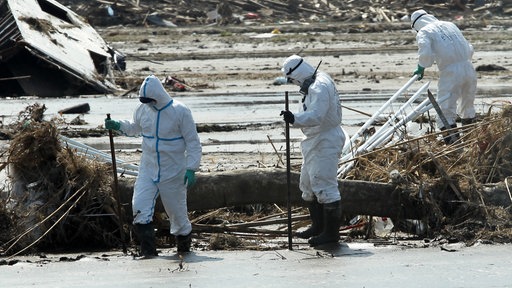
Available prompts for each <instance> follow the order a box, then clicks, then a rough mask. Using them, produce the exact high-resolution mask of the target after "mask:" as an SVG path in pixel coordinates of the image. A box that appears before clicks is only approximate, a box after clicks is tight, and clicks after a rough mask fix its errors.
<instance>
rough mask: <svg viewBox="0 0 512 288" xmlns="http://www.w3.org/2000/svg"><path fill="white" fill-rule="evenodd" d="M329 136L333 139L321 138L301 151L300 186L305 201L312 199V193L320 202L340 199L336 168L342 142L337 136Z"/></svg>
mask: <svg viewBox="0 0 512 288" xmlns="http://www.w3.org/2000/svg"><path fill="white" fill-rule="evenodd" d="M338 136H339V135H338ZM330 138H333V139H323V140H322V141H320V142H319V143H318V144H317V145H314V147H308V148H310V149H307V151H306V149H304V151H303V156H304V164H303V167H302V170H303V171H301V182H300V188H301V191H302V198H303V199H304V200H306V201H311V200H312V199H314V198H313V195H314V196H316V198H317V200H318V202H319V203H321V204H325V203H332V202H335V201H339V200H340V199H341V196H340V192H339V190H338V178H337V170H338V159H339V156H340V155H341V149H342V146H343V145H342V144H343V143H342V142H340V139H339V137H337V136H335V137H330ZM312 194H313V195H312ZM310 199H311V200H310Z"/></svg>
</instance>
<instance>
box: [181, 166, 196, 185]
mask: <svg viewBox="0 0 512 288" xmlns="http://www.w3.org/2000/svg"><path fill="white" fill-rule="evenodd" d="M183 184H187V188H190V187H192V186H193V185H194V184H196V171H194V170H190V169H187V172H185V179H184V182H183Z"/></svg>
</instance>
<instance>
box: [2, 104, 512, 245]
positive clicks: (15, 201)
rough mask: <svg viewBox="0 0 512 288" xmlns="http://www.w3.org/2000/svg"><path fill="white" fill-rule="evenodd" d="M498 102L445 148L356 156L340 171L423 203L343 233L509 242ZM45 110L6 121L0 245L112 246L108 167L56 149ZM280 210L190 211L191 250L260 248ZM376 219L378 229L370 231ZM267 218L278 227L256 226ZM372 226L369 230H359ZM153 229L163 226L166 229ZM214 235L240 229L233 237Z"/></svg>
mask: <svg viewBox="0 0 512 288" xmlns="http://www.w3.org/2000/svg"><path fill="white" fill-rule="evenodd" d="M494 108H496V107H494ZM499 108H500V111H498V112H491V111H489V113H488V114H487V115H484V116H483V117H481V119H479V121H478V122H477V123H473V124H470V125H467V126H463V127H461V128H460V133H461V135H462V137H461V141H460V142H458V143H457V142H456V143H455V144H452V145H450V146H446V145H445V144H444V142H443V141H442V140H440V139H438V138H439V136H440V135H437V134H428V135H424V136H421V137H418V138H415V139H408V140H404V141H401V142H400V143H397V144H395V145H393V146H391V147H387V148H385V149H380V150H376V151H373V152H371V153H367V154H364V155H360V156H358V157H357V158H356V159H355V162H356V163H355V165H354V167H353V169H352V170H351V171H350V172H349V173H348V174H347V176H346V177H347V178H352V179H357V180H367V181H374V182H380V183H382V182H392V183H393V184H394V185H396V189H401V190H403V191H408V192H409V193H410V194H412V195H414V197H415V198H416V199H418V201H420V202H422V203H424V205H423V206H422V207H424V209H425V213H424V214H425V219H422V220H421V222H418V221H414V222H411V221H409V220H408V219H396V218H395V219H392V220H393V224H394V225H387V224H386V223H388V222H389V221H388V218H386V217H384V218H382V217H380V218H375V219H374V220H371V219H370V220H368V218H365V217H358V218H357V219H358V221H356V222H354V223H351V222H349V221H347V222H346V223H344V225H345V226H344V227H342V228H341V231H343V233H345V234H344V235H345V236H346V238H345V240H344V241H351V239H353V238H358V237H361V236H365V237H372V238H375V237H377V238H382V237H389V236H392V235H393V234H392V233H388V232H390V231H393V232H406V233H410V234H408V235H417V236H421V237H425V238H429V239H432V241H435V240H436V239H437V240H439V241H441V239H442V240H444V241H463V242H466V243H469V244H471V243H473V242H475V241H477V240H485V241H490V242H494V243H496V242H498V243H502V242H510V241H512V225H511V224H510V223H512V211H511V210H512V205H511V202H512V196H511V193H510V187H509V183H508V181H509V178H510V177H511V175H512V165H511V164H510V163H512V153H511V151H510V149H511V147H512V145H511V144H512V130H511V128H510V127H512V126H511V122H512V106H511V105H506V106H502V107H499ZM44 110H45V107H44V106H40V105H38V104H36V105H33V106H29V107H27V109H26V110H25V111H22V112H21V113H20V115H19V119H18V120H19V121H18V123H17V124H15V125H13V126H12V127H11V128H12V129H11V130H13V131H17V132H14V133H13V137H12V141H11V143H10V148H9V150H8V151H3V152H2V153H0V155H2V158H5V157H6V158H7V160H6V161H5V163H6V164H3V165H2V166H0V167H1V168H2V169H1V170H3V169H6V170H7V169H9V175H10V177H11V178H12V180H13V181H12V183H14V184H13V185H12V187H8V188H9V190H8V191H4V190H3V189H5V188H0V196H1V197H0V204H1V205H0V219H1V220H2V221H0V223H1V225H2V226H1V228H3V229H2V232H1V233H0V247H1V250H0V252H1V253H2V254H13V253H22V252H27V251H40V250H47V251H53V250H56V249H65V250H73V249H82V250H83V249H87V248H97V249H98V248H102V249H108V248H113V247H119V245H120V239H119V234H120V233H119V230H118V229H119V226H118V221H117V216H116V215H117V214H116V208H115V207H116V203H117V202H116V200H115V199H114V197H113V196H112V193H111V191H112V189H111V184H112V179H111V171H110V167H109V165H108V164H105V163H100V162H97V161H94V160H91V159H87V158H83V157H81V156H77V154H76V151H74V150H73V149H71V148H69V147H64V146H63V145H62V144H61V143H60V142H59V140H58V134H59V131H58V129H57V128H55V127H56V126H55V123H53V122H52V121H48V122H45V121H42V115H43V112H44ZM4 155H7V156H5V157H4ZM7 163H8V165H7ZM1 170H0V171H1ZM212 173H213V172H212ZM255 179H256V178H255ZM255 185H256V184H255ZM126 197H127V195H125V198H126ZM122 202H123V203H124V202H126V201H124V200H123V201H122ZM125 209H126V210H130V209H129V208H125ZM123 210H124V209H123ZM284 210H285V209H281V208H280V207H278V206H277V205H275V204H274V205H260V204H258V203H254V204H253V205H249V206H244V207H224V208H219V209H216V210H213V211H191V212H190V216H191V217H190V218H191V221H192V223H193V226H194V230H195V234H197V235H196V236H195V237H198V238H196V239H198V240H197V241H196V244H195V245H196V248H198V247H199V248H202V249H265V244H264V243H265V240H264V238H267V239H269V238H275V237H277V236H285V235H286V229H285V227H286V222H285V221H286V219H285V218H283V215H285V214H286V213H284V212H283V211H284ZM122 213H123V214H124V215H127V214H126V213H129V211H122ZM304 214H305V210H304V209H303V208H301V207H297V208H294V210H293V215H294V216H293V219H294V227H293V229H294V230H296V229H298V228H299V227H302V226H305V225H307V223H306V222H305V221H307V220H308V217H307V215H304ZM352 216H353V215H352ZM393 216H394V215H389V217H391V218H393ZM155 217H156V218H162V219H157V220H155V222H156V223H157V224H158V223H160V224H158V225H166V224H167V225H168V222H167V221H165V216H164V215H159V214H155ZM276 219H278V220H276ZM353 219H355V218H353ZM347 220H348V219H347ZM384 220H386V221H388V222H383V221H384ZM352 221H353V220H352ZM381 222H382V223H381ZM390 223H391V222H390ZM418 223H422V225H424V226H422V227H423V228H422V229H419V230H418V226H417V224H418ZM378 224H380V226H383V227H384V228H386V227H387V228H386V229H387V230H386V229H384V230H383V231H380V230H382V229H380V230H379V231H377V228H378V227H377V226H378ZM383 224H386V225H383ZM413 224H415V225H416V226H415V227H413V226H414V225H413ZM268 225H278V226H279V227H281V228H278V229H256V228H255V227H268ZM372 225H373V226H374V227H375V229H374V230H373V231H374V233H373V234H372V233H368V231H369V229H370V228H369V227H372ZM380 226H379V227H380ZM274 227H275V226H274ZM381 228H382V227H381ZM126 230H129V228H126ZM159 230H160V231H168V227H159ZM420 230H421V231H420ZM161 234H162V235H161V237H162V239H163V240H162V239H161V240H160V241H161V242H162V243H165V244H166V245H168V244H169V241H168V239H167V238H168V233H167V232H162V233H161ZM222 234H229V235H235V236H237V237H241V239H242V241H238V240H237V239H236V238H233V237H228V236H226V235H224V236H222ZM206 235H209V236H206ZM384 235H385V236H384ZM406 235H407V234H406ZM205 236H206V237H205ZM205 238H207V239H209V240H207V241H206V242H207V243H208V244H204V243H203V244H201V241H200V239H205ZM246 239H247V241H246ZM234 240H237V241H234ZM203 242H204V241H203ZM255 242H256V243H258V244H254V243H255ZM201 245H204V246H201ZM267 247H268V246H267Z"/></svg>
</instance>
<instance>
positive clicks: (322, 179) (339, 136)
mask: <svg viewBox="0 0 512 288" xmlns="http://www.w3.org/2000/svg"><path fill="white" fill-rule="evenodd" d="M282 72H283V73H284V75H285V77H286V78H287V79H288V82H291V83H294V84H296V85H298V86H300V92H301V93H302V95H303V98H302V101H301V103H300V108H299V112H297V113H292V112H290V111H281V115H282V116H283V118H284V121H286V122H287V123H289V124H291V125H293V127H297V128H301V130H302V132H303V134H304V136H305V138H304V139H303V140H302V142H301V152H302V156H303V161H302V168H301V174H300V183H299V188H300V190H301V192H302V198H303V199H304V200H305V201H306V202H307V203H308V208H309V213H310V216H311V221H312V224H311V226H310V227H309V228H308V229H307V230H305V231H301V232H297V233H295V235H296V236H297V237H300V238H304V239H308V238H309V241H308V242H309V244H310V245H311V246H317V245H321V244H325V243H329V242H338V240H339V227H340V224H341V201H340V200H341V197H340V192H339V190H338V179H337V169H338V159H339V158H340V155H341V152H342V149H343V144H344V142H345V134H344V133H343V131H342V128H341V126H340V125H341V103H340V99H339V94H338V91H337V90H336V85H335V84H334V81H333V79H332V78H331V77H330V76H329V75H328V74H326V73H324V72H322V71H318V72H317V71H316V69H315V68H314V67H313V66H311V65H310V64H309V63H307V62H306V61H305V60H304V59H303V58H302V57H300V56H298V55H292V56H290V57H288V58H287V59H286V60H285V61H284V63H283V67H282Z"/></svg>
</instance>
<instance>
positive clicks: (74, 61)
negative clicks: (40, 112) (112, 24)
mask: <svg viewBox="0 0 512 288" xmlns="http://www.w3.org/2000/svg"><path fill="white" fill-rule="evenodd" d="M29 7H30V8H29ZM0 17H1V20H0V97H8V96H11V97H16V96H24V95H28V96H40V97H58V96H73V95H87V94H100V93H112V92H114V91H116V90H117V87H116V85H115V82H114V76H113V69H114V67H113V66H115V67H119V66H120V65H119V63H115V61H114V60H117V61H119V58H118V57H116V55H121V54H120V53H119V52H118V51H115V50H114V49H112V48H111V47H109V46H108V44H107V43H106V42H105V41H104V40H103V39H102V38H101V37H100V35H99V34H98V33H97V32H96V31H95V30H94V29H93V28H92V27H91V26H90V25H88V24H87V23H86V22H85V21H84V20H82V18H81V17H80V16H79V15H77V14H76V13H74V12H73V11H71V10H70V9H68V8H67V7H65V6H63V5H61V4H59V3H58V2H56V1H53V0H0ZM123 60H124V59H123ZM123 67H125V66H123Z"/></svg>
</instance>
